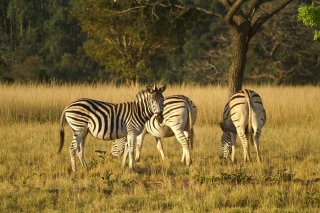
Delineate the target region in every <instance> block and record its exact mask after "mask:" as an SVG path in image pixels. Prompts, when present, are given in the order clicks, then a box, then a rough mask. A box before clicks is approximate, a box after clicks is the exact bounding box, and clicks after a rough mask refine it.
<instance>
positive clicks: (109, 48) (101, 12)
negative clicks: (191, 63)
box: [73, 0, 180, 82]
mask: <svg viewBox="0 0 320 213" xmlns="http://www.w3.org/2000/svg"><path fill="white" fill-rule="evenodd" d="M141 2H144V1H141ZM141 2H140V1H105V0H84V1H81V3H79V2H78V1H73V5H74V7H73V15H74V16H75V17H76V18H77V19H78V20H79V21H80V23H81V26H82V29H83V30H84V31H86V32H88V33H89V35H90V39H88V40H87V41H86V42H85V43H84V47H85V51H86V53H87V54H88V55H89V56H90V57H92V58H94V59H95V60H96V61H97V62H99V63H100V64H101V65H103V66H104V67H105V69H106V70H107V72H108V74H109V76H110V78H111V79H114V80H116V81H121V82H123V81H126V80H127V81H128V80H129V81H130V80H131V81H139V82H144V81H147V80H150V79H153V78H155V77H157V78H161V77H162V75H161V73H158V71H159V70H161V69H166V64H167V63H168V61H167V60H166V55H167V54H168V52H170V51H174V50H175V48H174V47H175V46H176V44H175V42H176V41H177V37H178V36H179V25H175V24H174V21H175V20H176V19H179V18H180V17H179V16H178V14H177V13H175V12H172V10H177V9H176V8H174V7H171V9H170V8H157V12H158V13H157V14H156V13H154V9H155V7H157V5H154V7H151V6H150V7H146V6H144V5H143V4H142V3H141Z"/></svg>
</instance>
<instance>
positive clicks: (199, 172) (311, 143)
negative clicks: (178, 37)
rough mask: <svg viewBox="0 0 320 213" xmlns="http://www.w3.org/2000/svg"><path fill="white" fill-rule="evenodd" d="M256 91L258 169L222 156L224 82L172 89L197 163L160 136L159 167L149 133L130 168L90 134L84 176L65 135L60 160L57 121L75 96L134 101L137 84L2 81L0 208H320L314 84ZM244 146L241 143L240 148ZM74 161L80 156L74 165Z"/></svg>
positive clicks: (319, 120)
mask: <svg viewBox="0 0 320 213" xmlns="http://www.w3.org/2000/svg"><path fill="white" fill-rule="evenodd" d="M247 87H248V88H251V89H253V90H255V91H257V92H258V93H260V95H261V97H262V99H263V101H264V105H265V108H266V111H267V123H266V126H265V127H264V128H263V130H262V138H261V151H262V158H263V163H262V164H261V165H260V164H258V163H257V162H256V158H255V157H256V155H255V152H254V150H253V149H252V150H251V158H252V162H251V163H248V164H244V163H243V161H242V148H241V146H240V145H238V147H237V149H236V157H237V163H236V164H232V163H231V162H227V161H223V160H220V159H219V157H218V156H219V154H220V137H221V131H220V129H219V126H218V125H217V124H218V122H219V121H220V119H221V115H222V110H223V107H224V105H225V102H226V100H227V88H225V87H220V86H206V87H201V86H191V85H182V86H168V87H167V90H166V91H165V93H164V94H165V95H166V96H167V95H172V94H184V95H187V96H188V97H190V98H191V99H192V100H193V101H194V102H195V104H196V105H197V107H198V119H197V122H196V127H195V133H196V136H195V144H194V149H193V150H192V160H193V164H192V165H191V167H190V168H187V167H186V166H184V165H181V163H180V157H181V154H182V150H181V147H180V145H179V144H178V142H177V141H176V139H175V138H169V139H164V140H163V144H164V151H165V154H166V155H167V159H166V160H165V161H161V158H160V154H159V153H158V151H157V149H156V145H155V143H154V140H153V138H152V137H150V136H148V137H146V139H145V141H146V142H145V144H144V147H143V150H142V156H141V161H140V163H138V164H136V169H135V171H134V172H129V171H128V169H126V170H124V171H123V170H122V169H121V159H113V158H111V156H110V148H111V142H109V141H107V142H106V141H100V140H97V139H95V138H93V137H92V136H88V138H87V143H86V154H85V156H86V159H87V162H88V163H89V166H90V170H89V171H84V169H83V168H82V167H81V166H80V163H79V161H77V163H78V165H79V167H78V168H79V170H78V172H77V173H76V174H73V173H72V172H71V171H70V170H71V169H70V167H71V164H70V157H69V152H68V146H69V142H70V141H71V132H70V128H69V127H65V131H66V143H65V146H64V148H63V150H62V154H61V155H60V156H59V155H57V149H58V144H59V131H58V130H59V117H60V114H61V112H62V110H63V108H64V107H65V106H66V105H67V104H68V103H70V102H71V101H73V100H75V99H77V98H80V97H90V98H95V99H99V100H104V101H108V102H124V101H130V100H133V99H134V97H135V94H136V93H137V92H138V91H139V89H141V87H140V86H139V85H133V86H127V87H125V86H123V87H116V86H114V85H60V86H58V85H54V84H53V85H18V84H16V85H10V86H8V85H0V118H1V119H0V127H1V128H0V144H1V149H0V211H1V212H39V211H45V212H52V211H56V212H123V211H130V212H131V211H142V212H164V211H170V212H252V211H258V212H284V211H287V212H302V211H303V212H319V208H320V163H319V162H320V155H319V150H320V143H319V136H320V128H319V127H320V114H319V106H320V88H319V87H313V86H305V87H272V86H260V87H258V86H247ZM238 144H240V143H238ZM77 160H78V159H77Z"/></svg>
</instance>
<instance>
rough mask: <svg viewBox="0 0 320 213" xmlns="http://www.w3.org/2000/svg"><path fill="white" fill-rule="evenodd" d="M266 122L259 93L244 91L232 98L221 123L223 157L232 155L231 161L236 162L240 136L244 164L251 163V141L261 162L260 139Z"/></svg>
mask: <svg viewBox="0 0 320 213" xmlns="http://www.w3.org/2000/svg"><path fill="white" fill-rule="evenodd" d="M265 122H266V111H265V109H264V107H263V103H262V100H261V97H260V96H259V94H258V93H256V92H254V91H252V90H248V89H243V90H241V91H239V92H237V93H235V94H234V95H233V96H231V98H230V99H229V101H228V103H227V104H226V106H225V108H224V112H223V121H222V122H221V123H220V126H221V129H222V131H223V135H222V137H221V143H222V154H221V157H222V158H228V157H229V154H230V153H231V160H232V162H234V161H235V158H234V152H235V142H236V136H237V134H238V135H239V138H240V140H241V142H242V147H243V157H244V162H246V161H250V154H249V143H248V141H249V140H250V141H251V142H253V144H254V146H255V149H256V152H257V160H258V162H260V161H261V156H260V150H259V139H260V136H261V129H262V127H263V126H264V124H265Z"/></svg>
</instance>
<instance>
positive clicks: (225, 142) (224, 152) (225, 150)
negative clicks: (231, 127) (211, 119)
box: [219, 131, 231, 159]
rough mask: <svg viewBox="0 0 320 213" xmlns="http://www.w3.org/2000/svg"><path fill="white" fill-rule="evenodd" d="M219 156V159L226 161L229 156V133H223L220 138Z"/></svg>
mask: <svg viewBox="0 0 320 213" xmlns="http://www.w3.org/2000/svg"><path fill="white" fill-rule="evenodd" d="M221 145H222V149H221V155H220V156H219V157H220V159H222V158H225V159H227V158H228V157H229V155H230V154H231V132H229V131H225V132H223V134H222V136H221Z"/></svg>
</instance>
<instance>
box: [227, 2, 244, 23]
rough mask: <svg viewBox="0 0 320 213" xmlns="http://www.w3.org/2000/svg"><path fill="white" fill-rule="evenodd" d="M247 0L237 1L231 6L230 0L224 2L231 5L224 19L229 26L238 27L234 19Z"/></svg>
mask: <svg viewBox="0 0 320 213" xmlns="http://www.w3.org/2000/svg"><path fill="white" fill-rule="evenodd" d="M244 1H245V0H236V2H235V3H233V4H230V3H229V1H228V0H224V4H225V5H229V6H230V7H229V10H228V12H227V15H226V16H225V17H224V20H225V21H226V23H227V24H228V25H229V26H232V27H236V23H235V22H234V20H233V18H234V16H235V13H236V12H237V11H238V10H239V8H240V7H241V5H242V4H243V3H244Z"/></svg>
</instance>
